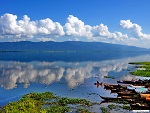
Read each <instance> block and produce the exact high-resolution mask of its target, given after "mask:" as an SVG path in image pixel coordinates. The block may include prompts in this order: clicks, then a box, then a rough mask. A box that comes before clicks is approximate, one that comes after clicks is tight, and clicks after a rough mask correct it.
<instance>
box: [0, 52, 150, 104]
mask: <svg viewBox="0 0 150 113" xmlns="http://www.w3.org/2000/svg"><path fill="white" fill-rule="evenodd" d="M133 61H150V54H149V53H146V52H143V53H142V52H141V53H139V52H125V53H123V52H120V53H119V52H85V53H84V52H80V53H78V52H70V53H68V52H67V53H66V52H53V53H36V52H35V53H30V52H19V53H13V52H8V53H7V52H6V53H0V86H1V88H0V106H3V105H5V104H7V103H8V102H11V101H16V100H18V99H19V98H21V96H22V95H24V94H27V93H30V92H45V91H51V92H53V93H55V94H56V95H60V96H62V97H66V96H67V97H73V98H85V99H88V100H91V101H93V102H101V101H102V99H101V98H100V97H99V95H102V96H106V95H107V96H117V95H116V94H110V91H105V90H104V89H103V87H98V88H97V87H96V86H95V85H94V82H96V81H100V82H107V83H116V81H117V80H122V79H132V78H133V77H134V76H131V75H130V74H129V71H132V70H133V69H134V67H133V66H131V65H129V64H128V63H129V62H133ZM104 76H114V77H115V79H112V78H104Z"/></svg>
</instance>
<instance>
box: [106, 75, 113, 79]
mask: <svg viewBox="0 0 150 113" xmlns="http://www.w3.org/2000/svg"><path fill="white" fill-rule="evenodd" d="M104 78H112V79H115V77H114V76H104Z"/></svg>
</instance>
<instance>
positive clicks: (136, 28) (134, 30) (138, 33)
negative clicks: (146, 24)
mask: <svg viewBox="0 0 150 113" xmlns="http://www.w3.org/2000/svg"><path fill="white" fill-rule="evenodd" d="M120 25H121V27H122V28H124V29H128V30H130V33H131V35H132V36H133V37H134V38H141V39H150V34H144V33H142V27H141V26H140V25H138V24H135V23H132V22H131V21H130V20H121V21H120Z"/></svg>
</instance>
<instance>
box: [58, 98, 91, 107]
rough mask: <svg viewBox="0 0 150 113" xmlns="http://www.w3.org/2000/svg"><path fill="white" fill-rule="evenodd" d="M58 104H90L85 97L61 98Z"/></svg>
mask: <svg viewBox="0 0 150 113" xmlns="http://www.w3.org/2000/svg"><path fill="white" fill-rule="evenodd" d="M58 102H59V104H60V105H67V104H82V105H86V106H90V101H87V100H86V99H72V98H67V97H66V98H61V99H60V100H59V101H58Z"/></svg>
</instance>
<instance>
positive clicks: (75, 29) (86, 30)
mask: <svg viewBox="0 0 150 113" xmlns="http://www.w3.org/2000/svg"><path fill="white" fill-rule="evenodd" d="M64 28H65V30H66V35H69V36H70V35H71V36H83V37H91V36H92V32H91V29H92V27H91V26H90V25H85V24H84V22H82V21H81V20H79V19H78V18H77V17H74V16H73V15H69V17H68V18H67V22H66V24H65V27H64Z"/></svg>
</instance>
